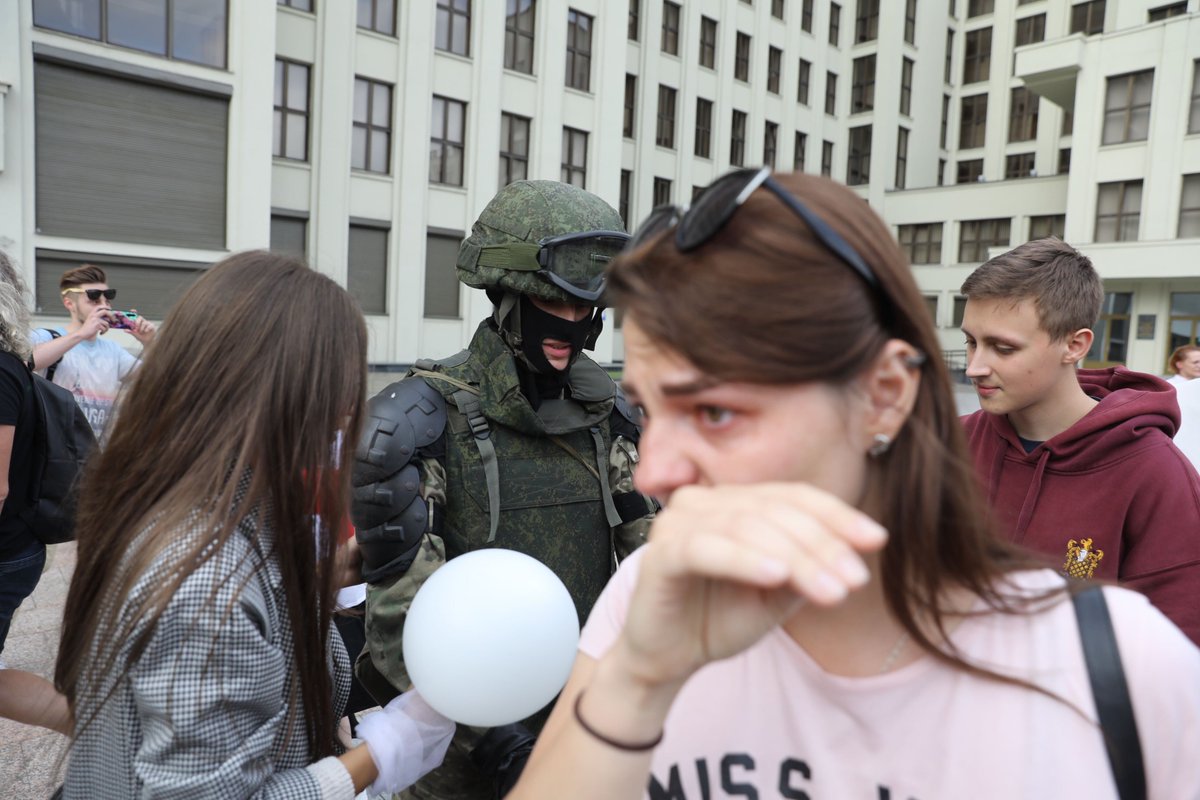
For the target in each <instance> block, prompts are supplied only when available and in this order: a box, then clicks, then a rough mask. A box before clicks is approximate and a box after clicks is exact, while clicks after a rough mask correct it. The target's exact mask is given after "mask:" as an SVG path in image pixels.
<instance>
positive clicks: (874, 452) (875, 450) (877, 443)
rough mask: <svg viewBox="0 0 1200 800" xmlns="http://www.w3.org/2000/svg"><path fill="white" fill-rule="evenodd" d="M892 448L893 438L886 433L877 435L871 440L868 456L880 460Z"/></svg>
mask: <svg viewBox="0 0 1200 800" xmlns="http://www.w3.org/2000/svg"><path fill="white" fill-rule="evenodd" d="M891 446H892V437H890V436H888V435H887V434H886V433H877V434H875V436H874V438H873V439H872V440H871V447H870V448H869V449H868V450H867V455H869V456H870V457H871V458H879V457H880V456H881V455H883V454H884V453H886V452H887V451H888V448H889V447H891Z"/></svg>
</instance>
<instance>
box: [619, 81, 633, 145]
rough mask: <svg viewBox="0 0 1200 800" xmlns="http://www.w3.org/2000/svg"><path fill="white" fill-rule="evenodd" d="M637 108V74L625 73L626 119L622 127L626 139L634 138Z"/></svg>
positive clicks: (622, 133)
mask: <svg viewBox="0 0 1200 800" xmlns="http://www.w3.org/2000/svg"><path fill="white" fill-rule="evenodd" d="M636 108H637V76H636V75H630V74H629V73H625V120H624V122H623V124H622V127H621V135H622V136H624V137H625V138H626V139H632V138H633V130H634V120H635V119H636V116H635V111H634V110H635V109H636Z"/></svg>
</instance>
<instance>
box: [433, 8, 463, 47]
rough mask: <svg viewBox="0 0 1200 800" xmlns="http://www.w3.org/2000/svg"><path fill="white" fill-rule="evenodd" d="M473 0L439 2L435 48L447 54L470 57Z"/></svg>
mask: <svg viewBox="0 0 1200 800" xmlns="http://www.w3.org/2000/svg"><path fill="white" fill-rule="evenodd" d="M470 41H471V0H437V27H436V29H435V32H434V37H433V46H434V47H436V48H437V49H438V50H444V51H445V52H447V53H455V54H456V55H460V56H468V55H470V54H471V53H470V44H469V43H470Z"/></svg>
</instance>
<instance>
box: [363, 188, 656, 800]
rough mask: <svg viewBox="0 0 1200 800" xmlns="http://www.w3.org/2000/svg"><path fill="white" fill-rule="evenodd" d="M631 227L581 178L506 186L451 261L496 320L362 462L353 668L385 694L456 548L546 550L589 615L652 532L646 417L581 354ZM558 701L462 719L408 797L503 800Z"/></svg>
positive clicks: (404, 403) (369, 439) (403, 386)
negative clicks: (467, 722) (641, 482)
mask: <svg viewBox="0 0 1200 800" xmlns="http://www.w3.org/2000/svg"><path fill="white" fill-rule="evenodd" d="M628 239H629V236H628V235H627V234H626V233H625V231H624V225H623V223H622V221H621V218H620V215H618V214H617V212H616V211H615V210H614V209H613V208H612V207H611V206H609V205H608V204H607V203H605V202H604V201H603V200H601V199H600V198H599V197H596V196H595V195H593V194H590V193H588V192H586V191H584V190H582V189H579V188H576V187H574V186H570V185H568V184H564V183H558V182H556V181H518V182H517V183H514V184H511V185H509V186H507V187H505V188H504V189H502V190H501V191H500V193H499V194H497V195H496V197H495V198H493V199H492V201H491V202H490V203H488V205H487V207H486V208H485V209H484V210H483V212H482V213H481V214H480V216H479V219H478V221H477V222H476V223H475V225H474V226H473V227H472V230H471V235H470V236H469V237H467V239H466V240H465V241H463V243H462V245H461V247H460V249H459V252H458V259H457V263H456V265H455V266H456V268H457V272H458V277H459V280H461V281H462V282H463V283H465V284H466V285H467V286H470V287H473V288H476V289H483V290H484V291H485V292H486V293H487V296H488V298H489V299H490V300H491V302H492V314H491V316H490V317H489V318H488V319H486V320H484V321H483V322H482V323H481V324H480V326H479V328H478V330H477V331H476V333H475V336H474V338H473V339H472V340H471V344H470V346H469V347H468V348H467V349H466V350H464V351H463V352H461V353H459V354H458V355H455V356H451V357H449V358H446V359H443V360H441V361H436V362H434V361H418V362H417V365H416V368H415V369H413V370H412V371H411V372H410V373H409V376H408V377H406V378H405V379H404V380H402V381H399V382H398V383H393V384H392V385H391V386H388V387H387V388H386V389H384V390H383V392H381V393H380V394H379V395H378V396H376V397H375V398H373V399H372V400H371V402H370V408H369V415H368V419H367V421H366V423H365V424H364V431H363V434H362V438H361V439H360V441H359V445H358V448H357V451H356V459H357V463H356V465H355V470H354V485H355V495H354V521H355V525H356V526H357V528H358V531H357V538H358V542H359V547H360V549H361V551H362V555H363V577H364V579H365V580H366V581H367V584H368V589H367V615H366V638H367V648H366V651H365V652H364V655H363V656H362V657H360V658H359V659H358V664H357V672H358V677H359V679H360V680H361V681H362V683H363V685H364V686H366V687H367V689H368V690H369V691H371V693H372V694H373V695H374V696H375V699H376V700H378V701H379V702H380V703H385V702H387V701H388V700H389V699H390V698H391V697H392V696H394V695H396V694H398V693H399V692H400V691H401V690H404V689H407V688H408V684H409V678H408V674H407V671H406V670H405V667H404V662H403V658H402V653H401V649H400V643H401V636H402V633H403V626H404V619H405V615H406V614H407V612H408V607H409V604H410V603H411V601H412V598H413V596H414V595H415V594H416V591H417V589H419V588H420V586H421V584H422V583H423V582H424V581H425V580H426V579H427V578H428V577H429V575H430V574H431V573H432V572H433V570H435V569H437V567H438V566H440V565H441V564H442V563H444V562H445V560H446V559H448V558H454V557H455V556H458V555H461V554H462V553H465V552H469V551H471V550H477V549H482V548H488V547H501V548H506V549H510V550H517V551H519V552H522V553H526V554H527V555H530V556H533V557H534V558H537V559H538V560H540V561H542V562H543V563H544V564H546V565H547V566H548V567H550V568H551V569H552V570H554V572H555V574H557V575H558V576H559V577H560V578H561V579H562V581H563V583H564V584H565V585H566V587H567V589H568V591H569V592H570V594H571V597H572V599H573V600H574V601H575V606H576V610H577V611H578V613H579V618H580V620H581V621H582V620H584V619H586V617H587V614H588V612H589V611H590V610H591V607H592V605H593V603H595V601H596V598H597V597H598V596H599V594H600V591H601V590H602V589H603V588H604V586H605V584H606V583H607V581H608V578H609V577H610V575H611V574H612V572H613V570H614V568H615V566H616V563H617V562H618V561H619V560H620V559H621V558H624V557H625V556H626V555H628V554H629V553H630V552H632V550H633V549H634V548H636V547H637V546H638V545H640V544H641V543H642V542H644V541H645V534H646V531H647V530H648V529H649V519H650V517H651V516H652V515H653V513H654V509H655V506H654V503H653V502H652V501H651V500H649V499H647V498H646V497H644V496H642V495H640V494H638V493H637V492H635V491H634V489H633V466H634V464H635V463H636V462H637V449H636V448H637V441H638V437H639V429H638V427H637V425H636V423H635V422H634V415H633V413H632V412H631V410H630V409H629V406H628V404H627V403H626V402H625V400H624V397H623V396H622V395H621V393H620V391H619V390H618V389H617V387H616V385H615V384H614V383H613V381H612V379H611V378H610V377H609V376H608V374H607V373H606V372H605V371H604V370H603V369H602V368H601V367H600V366H599V365H597V364H596V363H595V362H594V361H592V360H591V359H590V358H588V357H587V355H586V354H584V352H583V351H584V350H590V349H592V347H593V346H594V345H595V342H596V338H597V337H598V336H599V334H600V329H601V326H602V324H603V310H604V308H603V302H604V298H603V293H604V268H605V266H606V264H607V263H608V262H609V261H610V260H611V259H612V257H613V256H615V255H616V254H617V253H618V252H619V251H620V250H621V248H622V247H623V246H624V245H625V244H626V242H627V241H628ZM446 268H447V269H449V268H450V265H448V264H447V265H446ZM548 710H549V709H545V710H543V711H542V712H539V713H538V714H536V715H534V716H533V717H531V718H530V719H528V720H525V721H524V724H517V725H508V726H503V727H500V728H493V729H491V730H482V729H476V728H468V727H467V726H464V725H460V726H459V730H458V734H456V736H455V739H454V742H453V744H452V745H451V748H450V751H449V752H448V753H447V755H446V759H445V762H444V763H443V765H442V767H440V768H439V769H437V770H435V771H434V772H432V773H430V774H429V775H428V776H426V777H425V778H424V779H422V781H421V782H420V783H418V784H417V785H416V786H414V787H413V788H412V789H410V790H409V791H408V792H407V793H406V794H405V795H404V796H405V797H411V798H421V799H422V800H426V799H433V800H490V799H491V798H493V797H497V796H503V794H504V793H505V791H506V790H507V788H509V787H510V786H511V785H512V784H513V783H514V782H515V779H516V776H517V774H519V771H520V768H521V767H522V766H523V764H524V759H525V757H526V756H527V755H528V753H529V751H530V750H531V749H532V744H533V737H534V735H535V734H536V732H537V731H538V730H540V728H541V725H542V723H543V722H544V721H545V716H546V713H548Z"/></svg>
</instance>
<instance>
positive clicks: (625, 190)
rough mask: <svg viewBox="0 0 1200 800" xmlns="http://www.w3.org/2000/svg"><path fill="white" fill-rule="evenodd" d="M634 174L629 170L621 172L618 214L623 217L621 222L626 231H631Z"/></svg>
mask: <svg viewBox="0 0 1200 800" xmlns="http://www.w3.org/2000/svg"><path fill="white" fill-rule="evenodd" d="M632 184H633V172H632V171H630V170H627V169H623V170H621V189H620V193H619V196H618V197H617V213H618V214H620V215H621V221H622V222H624V223H625V228H626V230H629V222H630V219H629V197H630V194H631V193H632V191H633V187H632Z"/></svg>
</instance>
